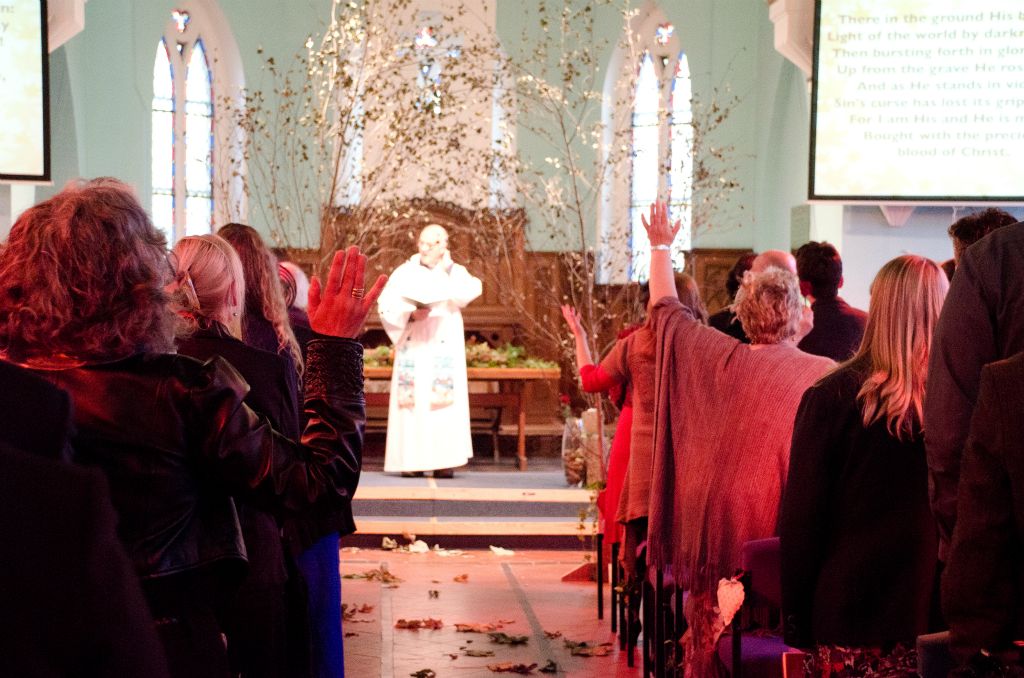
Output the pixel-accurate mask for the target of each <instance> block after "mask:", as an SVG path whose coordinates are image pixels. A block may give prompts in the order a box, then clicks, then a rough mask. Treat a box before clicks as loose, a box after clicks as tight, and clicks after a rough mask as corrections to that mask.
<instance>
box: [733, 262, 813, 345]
mask: <svg viewBox="0 0 1024 678" xmlns="http://www.w3.org/2000/svg"><path fill="white" fill-rule="evenodd" d="M800 304H801V298H800V283H799V281H798V280H797V277H796V273H793V272H792V271H786V270H783V269H781V268H777V267H775V266H770V267H769V268H766V269H764V270H763V271H760V272H757V273H755V272H754V271H747V272H746V273H744V274H743V281H742V282H741V283H740V288H739V290H737V291H736V301H735V303H733V305H732V308H733V310H734V311H735V313H736V317H737V318H739V321H740V325H742V326H743V331H744V332H746V334H747V336H748V337H750V342H751V343H753V344H778V343H781V342H783V341H785V340H786V339H789V338H790V337H792V336H793V335H794V334H796V333H797V330H799V329H800V318H801V315H802V310H801V308H800Z"/></svg>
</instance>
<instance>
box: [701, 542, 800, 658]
mask: <svg viewBox="0 0 1024 678" xmlns="http://www.w3.org/2000/svg"><path fill="white" fill-rule="evenodd" d="M740 558H741V560H740V562H741V566H742V568H743V577H742V581H743V588H744V600H743V607H742V608H740V611H739V612H738V613H737V614H736V617H735V618H734V619H733V622H732V624H731V629H730V630H731V634H732V642H731V643H726V642H725V636H723V637H722V639H721V640H719V643H718V656H719V659H721V660H722V662H723V663H724V664H725V666H726V668H727V669H728V670H729V673H730V674H731V675H732V676H733V678H740V676H747V677H748V678H782V655H783V654H784V653H786V652H798V650H796V649H795V648H792V647H790V646H788V645H786V643H785V642H784V641H783V639H782V635H781V634H780V633H777V632H773V629H776V628H777V627H778V626H780V622H781V618H782V573H781V556H780V554H779V538H778V537H770V538H768V539H757V540H754V541H749V542H747V543H746V544H744V545H743V551H742V555H741V557H740ZM752 628H759V632H758V634H757V635H753V634H748V636H747V637H746V638H745V639H744V631H745V630H750V629H752Z"/></svg>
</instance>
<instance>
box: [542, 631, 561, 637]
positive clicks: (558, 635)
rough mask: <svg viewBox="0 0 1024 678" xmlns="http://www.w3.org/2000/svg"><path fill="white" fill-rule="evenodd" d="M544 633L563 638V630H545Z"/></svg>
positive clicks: (548, 635)
mask: <svg viewBox="0 0 1024 678" xmlns="http://www.w3.org/2000/svg"><path fill="white" fill-rule="evenodd" d="M544 635H545V636H547V637H548V638H561V637H562V632H561V631H545V632H544Z"/></svg>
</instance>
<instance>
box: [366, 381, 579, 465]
mask: <svg viewBox="0 0 1024 678" xmlns="http://www.w3.org/2000/svg"><path fill="white" fill-rule="evenodd" d="M363 374H364V375H365V377H366V378H367V379H382V380H390V379H391V368H390V367H365V368H363ZM466 376H467V377H469V380H470V381H484V382H496V383H497V384H498V392H497V393H470V394H469V405H470V407H497V408H505V407H511V408H513V409H514V410H515V412H516V415H517V416H516V421H517V422H518V425H519V437H518V440H517V444H516V457H517V458H518V459H519V470H520V471H525V470H526V409H525V407H524V406H523V388H524V387H525V385H526V382H528V381H558V379H559V378H560V377H561V376H562V371H561V370H560V369H559V368H557V367H539V368H538V367H470V368H468V369H467V370H466ZM390 397H391V394H390V393H367V394H366V404H367V405H368V406H373V407H387V406H388V403H389V399H390Z"/></svg>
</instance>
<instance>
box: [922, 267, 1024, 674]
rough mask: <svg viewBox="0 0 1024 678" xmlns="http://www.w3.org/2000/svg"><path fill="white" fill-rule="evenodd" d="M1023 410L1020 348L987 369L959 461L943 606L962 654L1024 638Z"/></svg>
mask: <svg viewBox="0 0 1024 678" xmlns="http://www.w3.org/2000/svg"><path fill="white" fill-rule="evenodd" d="M956 275H957V276H959V275H960V273H959V272H957V274H956ZM955 277H956V276H954V278H955ZM1022 413H1024V354H1018V355H1017V356H1015V357H1013V358H1010V359H1008V360H1003V361H999V362H995V363H992V364H991V365H989V366H987V367H986V368H985V369H984V370H983V371H982V373H981V388H980V392H979V394H978V404H977V407H976V408H975V410H974V416H973V419H972V420H971V424H970V435H969V437H968V439H967V446H966V449H965V451H964V455H963V465H962V467H961V469H960V484H959V494H958V498H957V505H958V506H959V515H958V518H957V522H956V528H955V529H954V530H953V541H952V546H951V548H950V551H949V559H948V561H947V563H946V569H945V571H944V572H943V576H942V608H943V612H945V615H946V620H947V621H948V622H949V628H950V646H951V649H952V651H953V653H954V656H956V658H957V659H958V660H960V662H963V661H966V660H967V659H968V658H969V657H970V656H971V655H973V654H974V653H975V652H977V651H978V650H980V649H982V648H985V649H988V650H993V651H999V650H1004V649H1007V648H1008V647H1009V645H1010V643H1011V641H1014V640H1021V639H1024V416H1021V415H1022Z"/></svg>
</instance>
